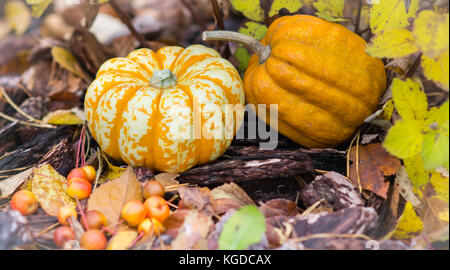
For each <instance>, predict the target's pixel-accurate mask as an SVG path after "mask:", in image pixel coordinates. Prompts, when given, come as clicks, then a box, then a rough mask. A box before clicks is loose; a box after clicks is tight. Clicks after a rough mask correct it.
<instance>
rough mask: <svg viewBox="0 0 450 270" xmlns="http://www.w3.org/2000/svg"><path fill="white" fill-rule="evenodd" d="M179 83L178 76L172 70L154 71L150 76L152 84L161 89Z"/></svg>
mask: <svg viewBox="0 0 450 270" xmlns="http://www.w3.org/2000/svg"><path fill="white" fill-rule="evenodd" d="M176 84H177V76H175V74H173V73H172V71H170V70H168V69H165V70H157V71H155V72H153V75H152V77H151V78H150V86H152V87H154V88H159V89H166V88H169V87H172V86H175V85H176Z"/></svg>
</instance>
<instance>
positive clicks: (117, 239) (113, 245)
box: [106, 230, 138, 250]
mask: <svg viewBox="0 0 450 270" xmlns="http://www.w3.org/2000/svg"><path fill="white" fill-rule="evenodd" d="M137 236H138V233H137V232H136V231H135V230H123V231H120V232H118V233H116V234H115V235H114V236H113V237H112V238H111V239H110V240H109V241H108V245H107V246H106V250H125V249H128V247H129V246H130V244H131V243H132V242H133V240H134V239H136V237H137Z"/></svg>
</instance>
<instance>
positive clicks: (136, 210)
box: [121, 180, 170, 235]
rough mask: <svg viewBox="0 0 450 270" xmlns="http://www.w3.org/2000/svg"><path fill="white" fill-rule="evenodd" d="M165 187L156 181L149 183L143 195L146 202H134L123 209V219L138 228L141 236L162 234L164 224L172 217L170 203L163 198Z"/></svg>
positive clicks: (145, 186) (128, 203)
mask: <svg viewBox="0 0 450 270" xmlns="http://www.w3.org/2000/svg"><path fill="white" fill-rule="evenodd" d="M164 193H165V190H164V187H163V186H162V185H161V184H160V183H158V182H157V181H155V180H150V181H147V182H146V184H145V185H144V189H143V195H144V198H145V201H144V202H142V201H141V200H132V201H129V202H127V203H126V204H125V205H124V206H123V207H122V212H121V214H122V218H123V219H124V220H125V221H126V222H127V223H128V225H130V226H132V227H136V226H137V227H138V232H139V234H140V235H149V234H153V233H155V234H160V233H161V232H162V231H163V230H164V227H163V225H162V222H163V221H164V220H165V219H166V218H167V217H168V216H169V215H170V208H169V204H168V202H167V201H166V200H165V199H164V198H163V196H164Z"/></svg>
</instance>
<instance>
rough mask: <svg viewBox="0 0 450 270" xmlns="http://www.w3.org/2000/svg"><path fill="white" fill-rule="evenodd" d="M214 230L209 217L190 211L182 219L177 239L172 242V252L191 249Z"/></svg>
mask: <svg viewBox="0 0 450 270" xmlns="http://www.w3.org/2000/svg"><path fill="white" fill-rule="evenodd" d="M213 228H214V222H213V221H212V219H211V217H209V216H207V215H205V214H203V213H202V212H199V211H196V210H191V211H189V213H187V215H186V217H185V218H184V222H183V225H181V227H180V228H179V231H178V235H177V237H176V238H175V239H174V240H173V241H172V243H171V246H172V249H173V250H181V249H182V250H186V249H193V248H194V247H195V246H196V244H198V243H199V242H200V241H202V240H205V239H206V237H207V236H208V233H209V232H210V231H211V230H212V229H213Z"/></svg>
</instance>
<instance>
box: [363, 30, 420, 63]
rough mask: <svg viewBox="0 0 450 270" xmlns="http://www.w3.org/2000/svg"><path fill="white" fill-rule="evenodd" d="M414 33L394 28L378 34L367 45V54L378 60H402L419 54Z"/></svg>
mask: <svg viewBox="0 0 450 270" xmlns="http://www.w3.org/2000/svg"><path fill="white" fill-rule="evenodd" d="M417 50H418V48H417V47H416V46H415V45H414V38H413V36H412V33H411V32H410V31H408V30H407V29H404V28H392V29H387V30H384V31H381V32H379V33H377V34H376V35H375V36H374V37H373V38H372V40H371V42H370V43H369V44H367V47H366V52H367V53H368V54H370V55H372V56H374V57H378V58H383V57H386V58H402V57H405V56H408V55H410V54H413V53H415V52H417Z"/></svg>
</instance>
